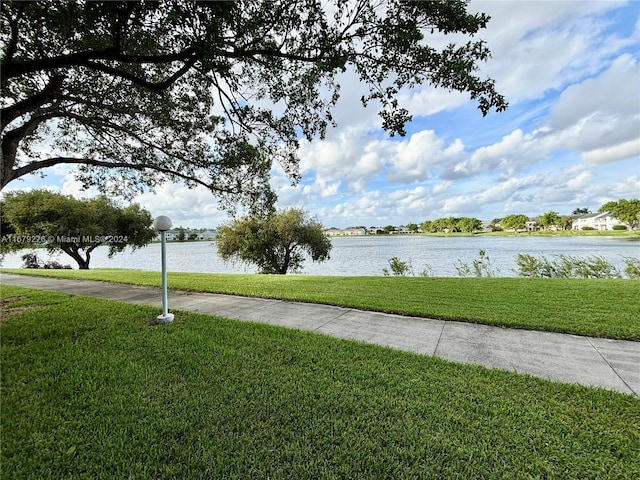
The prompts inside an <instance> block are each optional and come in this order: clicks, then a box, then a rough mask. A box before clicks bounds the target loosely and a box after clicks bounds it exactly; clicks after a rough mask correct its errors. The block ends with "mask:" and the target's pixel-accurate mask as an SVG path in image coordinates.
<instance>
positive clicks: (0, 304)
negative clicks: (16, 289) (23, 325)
mask: <svg viewBox="0 0 640 480" xmlns="http://www.w3.org/2000/svg"><path fill="white" fill-rule="evenodd" d="M25 298H27V297H10V298H3V299H2V300H0V322H4V321H5V320H6V319H7V318H8V317H10V316H11V315H16V314H17V313H22V312H28V311H30V310H37V309H38V308H40V307H39V306H35V305H18V306H12V305H13V304H14V303H16V302H19V301H20V300H23V299H25Z"/></svg>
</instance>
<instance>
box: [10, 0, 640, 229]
mask: <svg viewBox="0 0 640 480" xmlns="http://www.w3.org/2000/svg"><path fill="white" fill-rule="evenodd" d="M469 9H470V10H472V11H483V12H486V13H488V14H489V15H490V16H491V17H492V20H491V21H490V22H489V26H488V28H487V29H486V30H484V31H483V32H481V34H480V35H479V37H480V38H483V39H485V40H486V41H487V43H488V46H489V48H490V50H491V51H492V55H493V56H492V58H491V59H490V60H489V61H488V62H486V63H485V64H482V66H481V70H480V72H479V74H480V76H490V77H492V78H494V79H495V81H496V86H497V89H498V91H500V92H501V93H502V94H504V95H505V96H506V98H507V101H508V102H509V104H510V108H509V109H508V110H507V111H506V112H503V113H499V114H498V113H495V112H492V113H490V114H489V115H488V116H487V117H484V118H483V117H482V115H481V113H480V112H479V110H477V108H476V106H475V104H474V103H473V102H472V101H470V100H469V99H468V96H467V95H464V94H459V93H449V92H447V91H442V90H435V89H433V88H431V87H428V86H424V87H422V88H418V89H414V90H410V91H404V92H402V94H401V98H400V101H401V103H402V105H403V106H405V107H406V108H408V109H409V111H410V112H412V113H413V114H414V119H413V121H412V122H411V124H409V125H408V127H407V136H405V137H394V138H390V137H388V136H387V135H386V134H385V133H384V132H383V131H382V130H381V129H380V120H379V117H378V116H377V112H376V109H375V106H373V107H374V108H369V109H363V108H362V106H361V105H360V104H359V100H358V99H359V98H360V97H361V95H362V93H363V90H362V86H361V85H359V83H358V82H357V80H356V79H355V77H354V76H353V75H352V74H351V73H349V72H347V73H345V74H344V76H343V77H342V78H341V86H342V88H341V93H342V98H341V100H340V102H339V103H338V105H337V107H336V110H335V112H334V113H335V115H334V116H335V119H336V121H337V123H338V127H337V128H335V129H332V130H330V131H329V132H328V134H327V137H326V139H325V140H323V141H320V140H315V141H313V142H310V143H309V142H306V141H301V144H300V149H299V156H300V159H301V163H300V166H301V172H302V175H303V177H302V181H301V182H300V184H299V185H297V186H296V187H292V186H291V185H290V184H289V181H288V179H286V178H285V177H284V175H283V174H282V172H280V171H278V169H274V171H273V180H272V184H273V187H274V189H275V190H276V192H277V193H278V197H279V201H278V207H279V208H286V207H303V208H305V209H306V210H307V211H309V212H310V213H311V214H312V215H314V216H317V217H318V218H319V219H320V221H321V222H322V223H323V224H324V225H326V226H333V227H348V226H354V225H366V226H372V225H389V224H392V225H401V224H406V223H409V222H415V223H420V222H422V221H424V220H427V219H435V218H438V217H443V216H473V217H477V218H480V219H483V220H491V219H493V218H498V217H503V216H505V215H507V214H510V213H524V214H526V215H530V216H534V215H538V214H542V213H545V212H547V211H550V210H555V211H557V212H559V213H560V214H570V213H571V212H572V211H573V210H574V209H575V208H578V207H588V208H590V209H591V210H592V211H595V210H597V209H598V208H599V207H600V205H602V204H603V203H605V202H607V201H609V200H617V199H619V198H638V197H640V65H639V62H638V61H639V57H640V2H637V1H632V2H616V1H605V2H595V1H518V2H515V1H490V2H483V1H472V2H471V4H470V7H469ZM451 40H452V39H451V38H448V37H447V38H443V37H433V38H430V37H429V36H428V37H427V41H429V42H430V43H435V44H443V42H444V43H448V42H449V41H451ZM453 40H455V38H454V39H453ZM46 173H47V176H46V177H45V178H44V179H40V178H39V177H28V178H26V179H25V180H24V181H19V182H14V183H12V184H10V185H9V186H8V188H7V190H10V189H14V188H16V189H23V188H38V187H40V186H46V187H47V188H50V189H53V190H57V191H62V192H63V193H68V194H73V195H75V196H78V197H86V196H90V195H93V194H95V192H84V191H82V190H81V188H80V185H79V184H78V183H77V182H76V181H75V180H74V179H73V174H72V172H71V169H69V168H67V167H62V166H59V167H56V168H55V169H51V170H49V171H47V172H46ZM134 201H137V202H139V203H141V204H142V205H143V206H145V207H146V208H148V209H149V210H150V211H151V213H152V214H153V215H154V216H155V215H168V216H169V217H170V218H171V219H172V220H173V223H174V225H183V226H189V227H215V226H217V225H219V224H220V223H222V222H224V221H226V220H227V219H228V217H227V215H226V214H225V213H224V212H222V211H220V210H219V209H218V207H217V204H216V202H215V199H214V198H213V197H212V196H211V194H210V193H208V192H206V191H204V190H200V189H195V190H188V189H186V188H185V187H183V186H181V185H172V184H167V185H164V186H162V187H159V188H158V189H157V190H156V192H155V193H151V192H148V193H145V194H143V195H140V196H139V197H137V198H136V199H135V200H134Z"/></svg>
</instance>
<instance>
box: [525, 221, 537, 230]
mask: <svg viewBox="0 0 640 480" xmlns="http://www.w3.org/2000/svg"><path fill="white" fill-rule="evenodd" d="M524 229H525V230H526V231H527V232H535V231H536V230H538V218H537V217H536V218H530V219H529V220H528V221H527V223H525V224H524Z"/></svg>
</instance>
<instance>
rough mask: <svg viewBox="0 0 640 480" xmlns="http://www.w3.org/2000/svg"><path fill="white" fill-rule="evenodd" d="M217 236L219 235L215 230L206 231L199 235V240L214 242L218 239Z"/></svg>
mask: <svg viewBox="0 0 640 480" xmlns="http://www.w3.org/2000/svg"><path fill="white" fill-rule="evenodd" d="M216 235H218V233H217V232H216V231H215V230H205V231H204V232H202V233H200V234H198V240H213V239H215V238H216Z"/></svg>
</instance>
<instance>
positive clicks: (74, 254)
mask: <svg viewBox="0 0 640 480" xmlns="http://www.w3.org/2000/svg"><path fill="white" fill-rule="evenodd" d="M74 247H75V246H74ZM74 247H66V248H62V249H61V250H62V251H63V252H64V253H66V254H67V255H69V256H70V257H71V258H73V259H74V260H75V261H76V263H77V264H78V268H79V269H80V270H89V262H90V261H91V254H90V253H89V252H87V258H86V259H85V258H84V257H83V256H82V255H80V252H79V249H78V247H75V248H74Z"/></svg>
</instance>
